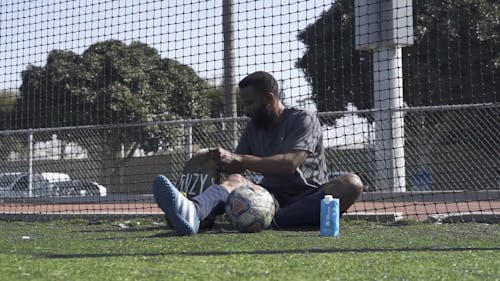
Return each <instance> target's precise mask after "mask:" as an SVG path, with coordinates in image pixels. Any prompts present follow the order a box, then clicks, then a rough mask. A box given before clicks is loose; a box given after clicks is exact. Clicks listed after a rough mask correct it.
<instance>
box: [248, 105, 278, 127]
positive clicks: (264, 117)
mask: <svg viewBox="0 0 500 281" xmlns="http://www.w3.org/2000/svg"><path fill="white" fill-rule="evenodd" d="M249 117H250V118H251V119H252V123H253V125H254V126H255V127H256V128H257V129H265V130H267V129H269V127H270V126H271V125H272V124H273V123H274V121H275V120H276V119H278V115H277V114H276V112H274V111H273V110H272V109H271V108H267V107H266V106H262V107H261V108H260V109H259V110H257V112H256V113H255V115H253V116H249Z"/></svg>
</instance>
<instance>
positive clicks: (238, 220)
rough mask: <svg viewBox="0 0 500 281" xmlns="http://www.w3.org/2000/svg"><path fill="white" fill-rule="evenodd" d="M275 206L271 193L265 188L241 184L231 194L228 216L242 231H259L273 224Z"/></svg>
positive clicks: (227, 204) (227, 210) (228, 202)
mask: <svg viewBox="0 0 500 281" xmlns="http://www.w3.org/2000/svg"><path fill="white" fill-rule="evenodd" d="M274 211H275V206H274V200H273V197H272V196H271V194H270V193H269V192H268V191H267V190H266V189H264V188H262V187H260V186H256V187H255V189H254V188H252V187H250V186H240V187H238V188H236V189H235V190H233V192H231V194H229V198H228V199H227V201H226V218H227V220H228V221H229V223H230V224H231V226H232V227H234V228H236V229H237V230H238V231H240V232H259V231H261V230H263V229H266V228H268V227H269V225H270V224H271V221H272V219H273V216H274Z"/></svg>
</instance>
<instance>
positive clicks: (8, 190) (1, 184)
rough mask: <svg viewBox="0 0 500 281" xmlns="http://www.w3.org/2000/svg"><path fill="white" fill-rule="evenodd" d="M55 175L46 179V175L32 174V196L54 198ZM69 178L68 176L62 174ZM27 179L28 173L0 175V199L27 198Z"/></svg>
mask: <svg viewBox="0 0 500 281" xmlns="http://www.w3.org/2000/svg"><path fill="white" fill-rule="evenodd" d="M55 174H57V173H53V175H51V176H49V177H48V178H46V177H45V176H47V175H45V176H44V175H42V174H40V173H33V174H32V194H31V195H32V196H33V197H48V196H55V195H57V193H56V192H55V190H54V182H56V179H55ZM62 175H65V176H62V177H66V176H67V178H69V176H68V175H66V174H62ZM29 196H30V193H29V177H28V173H21V172H18V173H2V174H0V197H3V198H24V197H29Z"/></svg>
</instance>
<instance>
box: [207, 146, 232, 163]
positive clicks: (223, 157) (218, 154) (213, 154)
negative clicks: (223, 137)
mask: <svg viewBox="0 0 500 281" xmlns="http://www.w3.org/2000/svg"><path fill="white" fill-rule="evenodd" d="M208 153H209V155H210V158H212V159H213V160H215V161H217V162H219V163H221V164H223V165H230V164H233V163H234V162H235V161H237V158H238V156H239V155H237V154H234V153H232V152H230V151H227V150H225V149H224V148H220V147H219V148H214V149H210V150H209V152H208Z"/></svg>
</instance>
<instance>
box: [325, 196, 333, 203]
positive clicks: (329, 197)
mask: <svg viewBox="0 0 500 281" xmlns="http://www.w3.org/2000/svg"><path fill="white" fill-rule="evenodd" d="M325 201H326V202H332V201H333V196H332V195H325Z"/></svg>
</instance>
